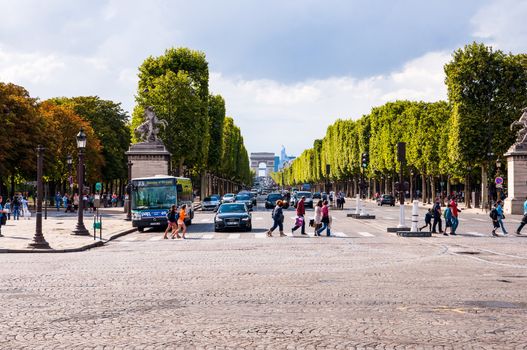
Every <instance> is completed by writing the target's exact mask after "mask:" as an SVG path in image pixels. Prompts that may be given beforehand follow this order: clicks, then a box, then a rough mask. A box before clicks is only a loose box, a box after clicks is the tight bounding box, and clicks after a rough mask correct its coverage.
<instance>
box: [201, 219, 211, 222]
mask: <svg viewBox="0 0 527 350" xmlns="http://www.w3.org/2000/svg"><path fill="white" fill-rule="evenodd" d="M200 221H201V222H212V219H210V218H208V219H201V220H200Z"/></svg>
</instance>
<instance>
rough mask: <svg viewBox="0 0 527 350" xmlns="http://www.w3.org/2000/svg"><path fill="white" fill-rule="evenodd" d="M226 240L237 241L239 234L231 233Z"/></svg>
mask: <svg viewBox="0 0 527 350" xmlns="http://www.w3.org/2000/svg"><path fill="white" fill-rule="evenodd" d="M227 238H228V239H238V238H240V234H239V233H231V234H230V235H229V237H227Z"/></svg>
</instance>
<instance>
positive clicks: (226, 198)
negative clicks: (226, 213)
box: [221, 193, 236, 203]
mask: <svg viewBox="0 0 527 350" xmlns="http://www.w3.org/2000/svg"><path fill="white" fill-rule="evenodd" d="M235 197H236V196H235V194H234V193H226V194H224V195H223V197H222V199H221V203H234V198H235Z"/></svg>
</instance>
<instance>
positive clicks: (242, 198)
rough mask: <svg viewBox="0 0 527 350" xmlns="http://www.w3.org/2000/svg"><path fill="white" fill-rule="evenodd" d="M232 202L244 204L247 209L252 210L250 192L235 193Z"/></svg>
mask: <svg viewBox="0 0 527 350" xmlns="http://www.w3.org/2000/svg"><path fill="white" fill-rule="evenodd" d="M234 203H242V204H245V205H246V206H247V208H248V209H249V210H253V198H252V196H251V194H250V193H249V194H245V193H242V194H237V195H236V197H234Z"/></svg>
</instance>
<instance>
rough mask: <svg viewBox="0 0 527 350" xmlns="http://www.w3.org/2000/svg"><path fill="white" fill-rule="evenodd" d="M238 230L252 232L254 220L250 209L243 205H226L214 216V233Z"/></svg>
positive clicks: (221, 206)
mask: <svg viewBox="0 0 527 350" xmlns="http://www.w3.org/2000/svg"><path fill="white" fill-rule="evenodd" d="M226 229H238V230H245V231H251V230H252V218H251V213H249V209H248V208H247V206H246V205H245V204H243V203H224V204H222V205H220V207H219V208H218V210H217V211H216V215H215V216H214V231H216V232H219V231H221V230H226Z"/></svg>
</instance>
